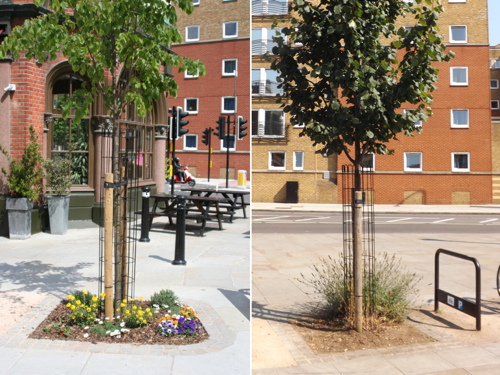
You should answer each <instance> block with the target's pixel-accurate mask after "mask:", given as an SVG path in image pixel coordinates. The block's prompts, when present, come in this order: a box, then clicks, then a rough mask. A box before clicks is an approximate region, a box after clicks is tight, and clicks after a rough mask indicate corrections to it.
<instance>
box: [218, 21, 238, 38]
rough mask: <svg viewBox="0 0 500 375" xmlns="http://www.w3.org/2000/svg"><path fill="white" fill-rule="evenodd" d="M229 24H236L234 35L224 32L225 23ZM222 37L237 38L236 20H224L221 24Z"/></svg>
mask: <svg viewBox="0 0 500 375" xmlns="http://www.w3.org/2000/svg"><path fill="white" fill-rule="evenodd" d="M230 24H236V34H235V35H232V34H231V35H228V34H227V33H226V26H227V25H230ZM222 37H223V38H224V39H227V38H237V37H238V21H228V22H224V23H223V24H222Z"/></svg>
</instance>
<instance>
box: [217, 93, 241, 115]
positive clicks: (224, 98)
mask: <svg viewBox="0 0 500 375" xmlns="http://www.w3.org/2000/svg"><path fill="white" fill-rule="evenodd" d="M226 99H234V110H227V109H224V104H225V101H226ZM236 108H238V98H237V97H236V96H223V97H222V98H221V108H220V112H221V113H236Z"/></svg>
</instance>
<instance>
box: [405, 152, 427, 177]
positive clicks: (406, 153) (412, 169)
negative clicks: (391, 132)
mask: <svg viewBox="0 0 500 375" xmlns="http://www.w3.org/2000/svg"><path fill="white" fill-rule="evenodd" d="M408 155H419V156H420V167H418V168H412V167H409V166H408ZM404 159H405V160H404V163H405V165H404V170H405V171H406V172H422V164H423V163H422V153H421V152H418V151H411V152H405V154H404Z"/></svg>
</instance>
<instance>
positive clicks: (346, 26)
mask: <svg viewBox="0 0 500 375" xmlns="http://www.w3.org/2000/svg"><path fill="white" fill-rule="evenodd" d="M442 11H443V8H442V6H441V4H440V2H439V0H413V1H401V0H376V1H375V0H374V1H366V0H314V1H307V0H294V1H293V3H292V5H291V14H292V15H293V16H292V18H291V21H290V25H289V26H286V27H283V28H282V29H281V32H280V33H279V35H278V37H277V38H275V42H276V43H277V45H276V46H275V47H274V48H273V54H274V60H273V62H272V64H271V67H272V68H273V69H274V70H276V71H277V72H278V80H279V82H280V87H281V88H282V89H283V97H284V100H279V101H281V102H282V103H283V104H282V106H283V110H284V111H285V112H288V113H289V114H290V115H291V121H292V123H293V124H297V125H299V124H303V125H305V126H304V128H303V130H302V132H301V134H300V135H301V136H304V135H306V136H309V137H310V138H311V140H312V141H313V145H320V146H321V148H320V149H319V150H318V152H320V153H322V154H327V155H332V154H341V153H344V154H345V155H346V156H347V158H348V159H349V160H350V161H351V162H352V164H353V165H354V176H355V177H354V181H355V182H354V185H355V186H354V190H355V191H358V192H359V191H360V188H361V162H362V160H363V157H364V156H365V155H366V154H367V153H377V154H391V153H392V152H393V151H392V150H389V149H388V148H387V146H386V144H387V143H388V142H389V141H391V140H397V137H398V135H399V134H400V133H403V134H405V135H407V136H410V135H413V134H414V133H415V132H418V131H420V129H419V128H415V126H414V124H415V123H416V122H417V121H425V120H426V119H427V117H428V116H430V115H432V110H431V108H430V104H431V103H432V99H433V98H432V95H431V93H432V91H433V90H434V89H435V88H436V87H435V85H434V84H435V83H436V82H437V79H438V70H437V69H436V68H435V67H434V66H433V64H432V63H433V62H436V61H449V60H450V59H451V58H452V57H453V53H452V52H450V53H446V52H445V46H444V44H443V42H442V38H441V36H440V35H439V33H438V28H437V20H438V18H439V15H440V13H441V12H442ZM403 17H404V18H405V24H406V25H409V24H413V27H411V28H405V27H398V26H397V23H398V20H400V19H402V18H403ZM405 103H409V104H411V105H412V108H415V109H414V110H412V111H407V112H404V111H401V110H399V109H400V107H401V106H402V105H403V104H405ZM354 201H355V200H354V199H353V216H354V215H355V213H356V212H357V211H356V210H355V209H354ZM353 223H357V224H355V225H354V229H353V233H355V238H354V244H353V249H354V254H355V255H354V256H355V258H356V256H358V257H360V256H361V255H360V253H362V249H361V244H360V242H361V240H360V238H362V236H361V234H360V233H361V228H360V226H361V223H360V221H359V217H355V218H353ZM357 236H358V239H356V237H357ZM358 259H359V258H358ZM356 267H357V268H359V267H358V266H357V265H356V260H355V266H354V268H355V269H354V278H355V281H354V282H355V283H356V277H357V276H356V274H357V271H356ZM359 284H360V283H359V282H358V285H359ZM355 289H356V286H355ZM358 292H359V290H358ZM358 292H355V295H359V294H360V292H359V293H358ZM358 328H359V327H357V329H358ZM358 330H359V329H358Z"/></svg>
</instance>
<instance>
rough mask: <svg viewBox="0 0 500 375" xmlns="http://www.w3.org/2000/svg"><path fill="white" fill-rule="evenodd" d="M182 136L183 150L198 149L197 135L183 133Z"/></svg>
mask: <svg viewBox="0 0 500 375" xmlns="http://www.w3.org/2000/svg"><path fill="white" fill-rule="evenodd" d="M183 138H184V150H197V149H198V135H196V134H185V135H184V137H183Z"/></svg>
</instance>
